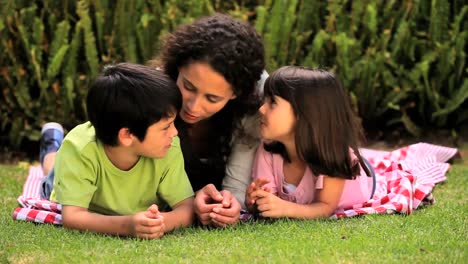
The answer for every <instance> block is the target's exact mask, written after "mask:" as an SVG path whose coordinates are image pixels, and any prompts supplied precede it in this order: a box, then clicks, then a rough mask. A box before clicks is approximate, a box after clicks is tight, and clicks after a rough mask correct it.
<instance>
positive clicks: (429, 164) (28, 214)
mask: <svg viewBox="0 0 468 264" xmlns="http://www.w3.org/2000/svg"><path fill="white" fill-rule="evenodd" d="M361 153H362V155H363V156H364V157H366V158H367V159H368V160H369V162H370V163H371V164H372V166H373V167H374V170H375V173H376V179H377V187H376V190H375V193H374V196H373V198H372V199H371V200H369V201H367V202H365V203H363V204H356V205H354V206H353V207H352V208H346V210H342V211H339V212H337V213H336V214H334V215H333V216H332V218H344V217H353V216H357V215H364V214H393V213H402V214H411V213H412V212H413V210H415V209H417V208H418V207H419V206H420V205H421V204H433V203H434V201H435V200H434V198H433V196H432V189H433V188H434V185H435V184H437V183H440V182H443V181H445V180H446V179H447V178H446V176H445V174H446V172H447V171H448V169H449V168H450V165H449V164H448V163H445V162H446V161H448V160H449V159H450V158H452V157H453V156H454V155H455V154H456V153H457V149H454V148H447V147H441V146H436V145H431V144H426V143H418V144H414V145H410V146H407V147H403V148H400V149H397V150H394V151H391V152H387V151H376V150H371V149H361ZM42 177H43V175H42V169H41V168H40V167H39V166H34V167H31V168H30V170H29V175H28V178H27V179H26V183H25V184H24V187H23V193H22V194H21V196H20V197H18V202H19V204H20V205H21V207H19V208H16V209H15V211H14V213H13V219H15V220H25V221H31V222H36V223H48V224H56V225H61V224H62V215H61V214H60V212H61V211H62V206H61V205H60V204H57V203H54V202H50V201H48V200H43V199H40V196H39V186H40V182H41V180H42ZM241 218H242V219H247V218H249V217H248V216H247V215H243V217H241Z"/></svg>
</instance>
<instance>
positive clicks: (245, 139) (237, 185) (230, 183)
mask: <svg viewBox="0 0 468 264" xmlns="http://www.w3.org/2000/svg"><path fill="white" fill-rule="evenodd" d="M243 121H244V122H243V124H244V129H245V130H244V133H243V135H239V134H238V135H236V136H235V137H234V141H233V144H232V148H231V154H230V155H229V159H228V161H227V164H226V175H225V176H224V179H223V189H225V190H228V191H230V192H231V193H232V194H233V195H234V196H235V197H236V199H237V201H239V203H240V204H241V205H242V208H244V207H245V205H244V199H245V190H246V189H247V186H248V185H249V183H250V182H251V181H252V165H253V161H254V159H255V153H256V151H257V147H258V145H259V143H260V138H259V136H258V135H259V134H258V132H257V131H258V124H259V122H258V121H259V119H258V115H255V116H250V117H247V118H245V119H244V120H243Z"/></svg>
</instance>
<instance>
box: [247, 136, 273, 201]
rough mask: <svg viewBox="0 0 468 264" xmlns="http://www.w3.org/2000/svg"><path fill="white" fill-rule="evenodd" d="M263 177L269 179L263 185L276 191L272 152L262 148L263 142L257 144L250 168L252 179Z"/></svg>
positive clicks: (271, 190)
mask: <svg viewBox="0 0 468 264" xmlns="http://www.w3.org/2000/svg"><path fill="white" fill-rule="evenodd" d="M258 178H263V179H267V180H269V181H270V183H268V184H266V185H265V187H268V188H270V192H271V193H273V194H276V193H277V190H276V182H275V176H274V168H273V154H272V153H270V152H268V151H266V150H265V149H264V148H263V143H262V144H260V146H258V149H257V154H256V155H255V161H254V165H253V168H252V179H253V180H255V179H258Z"/></svg>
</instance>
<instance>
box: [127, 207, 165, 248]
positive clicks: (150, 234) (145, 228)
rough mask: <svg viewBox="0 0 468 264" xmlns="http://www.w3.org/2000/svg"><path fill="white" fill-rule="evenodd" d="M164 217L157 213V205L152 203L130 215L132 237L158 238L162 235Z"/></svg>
mask: <svg viewBox="0 0 468 264" xmlns="http://www.w3.org/2000/svg"><path fill="white" fill-rule="evenodd" d="M164 228H165V225H164V217H163V216H162V215H161V214H160V213H159V209H158V206H157V205H155V204H153V205H151V206H150V207H149V208H148V210H146V211H144V212H139V213H137V214H135V215H133V216H132V218H131V223H130V229H131V230H130V233H131V234H132V235H133V236H134V237H138V238H144V239H155V238H160V237H162V236H163V235H164Z"/></svg>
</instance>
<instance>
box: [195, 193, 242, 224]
mask: <svg viewBox="0 0 468 264" xmlns="http://www.w3.org/2000/svg"><path fill="white" fill-rule="evenodd" d="M194 203H195V213H196V215H197V217H198V219H199V220H200V222H201V224H202V225H213V226H216V227H226V226H229V225H233V224H235V223H237V221H238V220H239V217H240V208H241V207H240V204H239V202H238V201H237V200H236V198H235V197H234V196H233V195H232V194H231V192H229V191H226V190H222V191H218V190H217V189H216V187H215V186H214V185H213V184H208V185H206V186H205V187H203V188H202V189H201V190H199V191H198V192H197V194H196V196H195V202H194Z"/></svg>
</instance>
